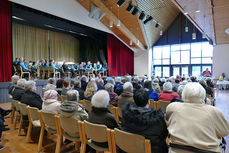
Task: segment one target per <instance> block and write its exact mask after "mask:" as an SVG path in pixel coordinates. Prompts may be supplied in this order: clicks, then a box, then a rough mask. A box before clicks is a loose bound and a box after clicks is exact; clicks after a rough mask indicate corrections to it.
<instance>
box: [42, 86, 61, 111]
mask: <svg viewBox="0 0 229 153" xmlns="http://www.w3.org/2000/svg"><path fill="white" fill-rule="evenodd" d="M57 99H58V93H57V91H56V90H48V91H46V92H45V93H44V102H43V104H42V111H43V112H48V113H53V114H59V113H60V105H61V103H60V101H58V100H57Z"/></svg>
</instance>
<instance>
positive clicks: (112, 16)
mask: <svg viewBox="0 0 229 153" xmlns="http://www.w3.org/2000/svg"><path fill="white" fill-rule="evenodd" d="M92 2H93V3H94V4H95V5H96V6H97V7H99V8H100V9H101V10H102V11H104V12H106V15H105V17H106V18H109V19H110V21H112V22H113V23H114V24H116V25H117V21H118V17H117V16H116V15H115V14H114V13H113V12H112V11H110V10H109V8H107V6H106V5H105V4H104V3H103V2H102V1H101V0H93V1H92ZM117 28H118V29H119V30H120V31H121V32H122V33H123V34H124V35H126V36H127V37H128V38H129V39H130V40H132V41H133V43H135V44H137V40H139V39H138V38H137V37H136V36H135V35H134V34H133V33H132V32H131V31H130V30H129V29H128V28H127V27H126V26H125V25H124V24H123V23H122V21H121V22H120V26H117ZM137 46H138V47H139V48H140V49H142V50H146V47H145V46H144V45H143V44H142V42H141V41H139V45H137Z"/></svg>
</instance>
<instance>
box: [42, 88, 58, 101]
mask: <svg viewBox="0 0 229 153" xmlns="http://www.w3.org/2000/svg"><path fill="white" fill-rule="evenodd" d="M57 98H58V93H57V91H56V90H48V91H45V93H44V99H45V100H46V99H55V100H57Z"/></svg>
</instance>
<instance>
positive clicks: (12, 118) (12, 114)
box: [11, 107, 15, 123]
mask: <svg viewBox="0 0 229 153" xmlns="http://www.w3.org/2000/svg"><path fill="white" fill-rule="evenodd" d="M14 115H15V108H14V107H12V112H11V123H13V121H14Z"/></svg>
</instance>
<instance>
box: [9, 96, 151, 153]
mask: <svg viewBox="0 0 229 153" xmlns="http://www.w3.org/2000/svg"><path fill="white" fill-rule="evenodd" d="M11 101H12V105H13V108H15V109H14V112H16V114H17V113H20V116H21V117H20V124H19V130H18V135H21V130H22V124H23V122H24V120H23V116H26V115H28V119H29V126H28V130H27V135H26V141H27V142H31V138H30V137H31V131H32V128H33V127H40V128H41V131H40V137H39V142H38V152H39V151H41V150H42V149H43V148H45V146H43V145H42V144H43V138H44V133H45V132H44V131H45V130H46V131H47V132H48V133H51V134H56V135H57V140H56V149H55V153H60V151H61V146H62V142H63V138H66V139H68V140H71V141H73V142H74V143H75V149H76V150H78V151H80V153H85V152H86V145H89V146H90V147H92V148H93V149H95V150H96V151H97V152H110V153H117V149H116V148H117V147H116V146H118V147H119V148H121V149H122V150H124V151H125V152H130V153H135V152H138V153H150V152H151V146H150V140H147V139H145V137H143V136H140V135H136V134H131V133H127V132H124V131H121V130H119V129H114V130H111V129H108V128H107V127H106V126H105V125H99V124H93V123H89V122H87V121H84V122H82V121H79V120H76V119H72V118H65V117H62V116H58V115H55V114H51V113H47V112H42V111H39V110H38V109H37V108H33V107H29V106H27V105H25V104H22V103H20V102H19V101H16V100H13V99H11ZM12 114H13V113H12ZM14 121H15V123H14V124H15V125H16V122H17V117H16V116H15V120H14ZM15 127H16V126H15ZM95 131H96V132H95ZM93 142H108V147H101V146H98V145H96V144H95V143H93ZM80 143H81V146H80ZM79 146H80V147H79ZM133 146H134V147H133Z"/></svg>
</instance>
